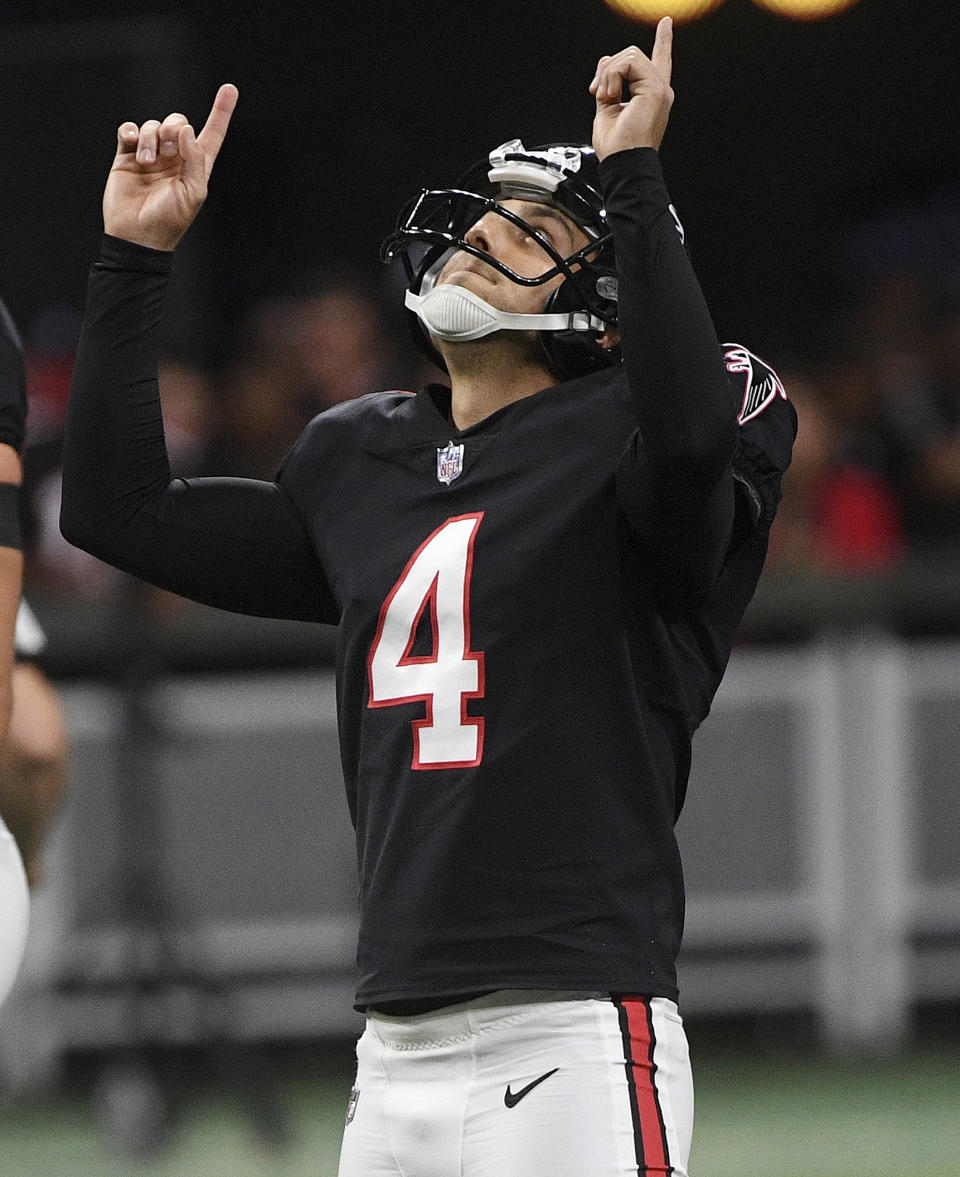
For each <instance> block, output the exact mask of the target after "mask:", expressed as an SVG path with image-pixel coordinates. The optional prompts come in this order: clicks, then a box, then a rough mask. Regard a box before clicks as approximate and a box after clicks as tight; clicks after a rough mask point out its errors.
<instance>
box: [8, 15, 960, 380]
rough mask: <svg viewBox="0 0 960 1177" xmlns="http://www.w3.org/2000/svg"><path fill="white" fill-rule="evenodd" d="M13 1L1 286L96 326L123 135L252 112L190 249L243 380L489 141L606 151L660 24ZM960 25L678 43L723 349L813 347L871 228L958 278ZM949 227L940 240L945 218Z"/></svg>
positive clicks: (916, 18) (215, 334)
mask: <svg viewBox="0 0 960 1177" xmlns="http://www.w3.org/2000/svg"><path fill="white" fill-rule="evenodd" d="M46 7H47V9H48V10H49V11H48V12H47V13H46V15H44V6H42V5H30V6H25V5H24V6H21V5H17V4H12V5H4V8H3V12H2V14H0V28H2V30H3V36H2V44H0V61H2V71H0V95H2V102H0V120H2V121H0V132H2V143H3V151H4V161H5V167H4V176H3V189H4V192H3V195H4V204H3V207H4V218H3V226H2V243H3V251H2V258H0V287H2V289H3V291H4V293H5V296H6V297H7V299H8V300H9V301H10V303H11V306H12V309H13V310H14V311H15V313H16V316H17V318H18V320H19V321H20V322H21V323H24V324H26V325H29V324H30V322H31V321H32V319H33V317H34V316H35V315H36V314H37V313H38V312H40V311H41V310H42V309H43V308H44V307H45V306H46V305H47V304H49V303H50V302H54V301H65V302H67V303H68V304H69V305H72V306H75V307H78V306H79V305H80V304H81V302H82V298H83V283H84V274H85V270H86V267H87V264H88V262H89V260H90V258H91V257H92V256H93V255H94V252H95V250H96V243H97V235H98V230H99V220H98V217H99V213H98V206H99V196H100V191H101V188H102V182H103V178H104V175H105V173H106V170H107V168H108V167H109V163H110V159H111V157H112V154H113V136H114V130H115V127H116V125H117V124H118V123H119V122H120V121H122V120H123V119H125V118H133V119H137V120H142V119H145V118H147V117H151V116H159V117H163V115H164V114H165V113H167V112H169V111H171V110H184V111H185V112H186V113H188V114H189V115H190V116H191V117H192V118H193V119H194V120H196V121H200V120H202V118H203V117H204V116H205V114H206V111H207V109H208V107H209V103H210V100H211V98H212V96H213V93H214V92H215V89H216V86H217V84H218V83H219V82H221V81H225V80H231V81H234V82H236V84H237V85H238V86H239V87H240V93H241V99H240V106H239V108H238V111H237V114H236V117H235V120H234V124H233V126H232V128H231V131H230V136H229V139H228V141H227V144H226V147H225V149H224V152H223V155H222V158H221V160H220V162H219V164H218V166H217V172H216V175H215V178H214V182H213V188H212V192H211V196H210V199H209V202H208V206H207V210H206V212H205V213H204V214H203V218H202V220H201V222H200V223H199V224H198V226H197V229H196V233H195V237H196V238H198V239H199V240H197V241H196V242H195V243H194V244H195V254H196V259H197V260H196V263H195V264H196V273H191V274H190V285H191V291H190V297H189V300H188V305H189V313H188V311H187V310H186V309H184V310H182V311H181V315H180V317H181V318H182V319H183V320H184V321H183V322H182V324H181V328H180V330H181V334H182V336H183V338H184V340H185V341H186V342H189V344H190V345H191V346H193V347H194V348H196V349H197V350H198V351H199V352H200V353H202V355H203V357H204V358H205V359H211V360H215V361H219V360H222V358H223V356H224V350H225V347H226V343H227V339H228V338H229V335H230V331H231V327H230V324H231V323H233V322H234V321H235V320H236V318H237V316H238V315H239V314H240V313H241V312H242V311H243V309H244V308H245V307H246V306H248V305H249V304H250V303H251V302H252V300H254V299H256V298H258V297H261V296H263V295H266V294H270V293H273V292H276V291H277V290H280V289H283V288H285V287H287V286H288V284H289V283H290V280H291V277H292V275H295V274H297V273H302V272H305V271H309V270H310V269H311V268H313V267H316V266H318V265H326V264H328V263H330V262H331V260H334V259H335V260H336V261H337V262H338V263H342V264H346V265H350V266H356V267H359V268H361V269H362V270H363V271H365V272H366V271H370V272H372V273H373V274H374V275H376V276H377V277H379V274H378V271H377V262H376V256H377V247H378V244H379V242H380V240H381V239H382V237H383V236H384V235H385V234H386V232H387V231H388V230H389V229H390V228H391V226H392V222H393V217H394V216H395V214H396V211H397V209H398V208H399V207H400V205H401V203H402V202H403V200H404V199H405V198H407V197H408V196H409V195H410V194H411V193H413V192H415V191H416V190H417V189H418V188H419V187H420V186H421V185H422V184H425V183H429V184H436V183H442V182H446V181H449V180H450V179H451V178H453V177H455V176H456V175H458V174H459V172H460V171H461V170H462V169H463V168H464V167H466V166H467V165H468V164H469V163H472V162H473V161H474V160H475V159H476V158H478V157H479V156H480V155H482V154H483V153H485V151H486V150H487V149H489V147H491V146H493V145H494V144H495V143H499V142H501V141H502V140H504V139H506V138H508V137H512V136H514V135H518V136H520V137H522V138H524V139H525V140H527V141H545V140H550V139H557V138H563V137H568V136H569V137H575V138H584V139H586V138H588V137H589V134H590V123H591V113H592V100H591V99H590V96H589V95H588V94H587V92H586V87H587V83H588V82H589V80H590V78H591V76H592V70H593V65H594V63H595V61H596V59H597V57H598V56H599V55H600V54H601V53H605V52H610V51H613V50H616V49H617V48H618V47H622V46H623V45H624V44H627V43H630V42H633V41H636V42H637V43H639V44H640V45H641V47H643V48H649V45H650V43H651V37H652V34H651V30H650V28H649V26H647V25H644V24H641V23H637V22H630V21H628V20H626V19H624V18H623V17H621V16H618V15H617V14H615V13H614V12H612V11H611V10H610V9H608V8H607V7H606V6H605V5H604V4H603V3H602V2H601V0H557V2H554V3H547V4H542V3H541V4H536V5H531V6H524V5H520V4H517V3H515V2H513V0H480V2H478V3H473V4H469V5H467V4H457V3H449V4H437V3H424V2H423V0H405V2H404V3H397V2H395V0H381V2H379V3H375V4H368V3H355V2H354V3H346V2H344V0H327V2H326V3H322V4H321V3H316V4H310V5H306V4H296V3H282V4H270V5H267V4H258V5H252V6H244V7H243V8H237V7H236V6H234V5H232V4H230V5H228V4H226V3H215V2H214V3H207V4H202V5H196V4H190V5H178V4H167V5H146V4H142V3H138V4H133V3H128V2H126V0H116V2H114V3H104V4H96V3H83V4H79V3H77V4H72V3H60V4H56V5H49V6H46ZM958 52H960V9H958V7H957V6H956V5H953V4H947V3H944V2H943V0H916V2H913V3H910V2H905V0H860V2H859V3H858V4H856V5H854V7H853V8H851V9H849V10H847V11H846V12H845V13H841V14H839V15H837V16H835V17H833V18H832V19H829V20H824V21H820V22H797V21H791V20H787V19H785V18H783V17H779V16H776V15H773V14H772V13H769V12H765V11H763V10H762V9H760V8H758V7H756V6H755V5H754V4H752V3H750V2H748V0H726V3H724V4H723V5H722V6H721V8H720V9H719V10H718V11H716V12H714V13H712V14H711V15H709V16H707V17H705V18H704V19H702V20H700V21H697V22H694V23H691V24H687V25H684V26H682V27H680V28H679V29H678V31H677V35H676V53H675V74H674V86H675V89H676V93H677V101H676V106H675V108H674V113H673V116H672V121H671V127H670V131H669V135H668V138H667V141H666V144H665V146H664V157H665V161H666V167H667V172H668V176H669V180H670V185H671V189H672V192H673V195H674V197H675V203H676V204H677V206H678V208H679V209H680V210H681V212H682V215H683V218H684V221H685V223H686V225H687V228H688V232H689V239H690V241H691V247H692V249H693V251H694V256H695V260H696V263H697V268H698V271H699V273H700V276H701V278H702V281H703V283H704V286H705V287H706V290H707V293H708V296H709V299H710V303H711V305H712V307H713V309H714V312H715V315H716V318H717V320H718V326H719V328H720V332H721V334H722V335H724V336H726V335H729V334H731V333H732V334H734V335H736V336H742V337H743V338H744V339H746V340H749V341H750V343H751V344H753V345H754V346H756V347H757V348H758V349H761V350H764V351H765V352H766V353H770V354H771V355H783V354H789V352H790V351H791V349H801V350H802V351H803V352H804V353H806V352H807V351H808V350H814V351H816V350H818V349H820V348H821V347H822V346H823V341H824V340H825V339H826V338H829V337H830V336H831V333H832V332H834V331H835V330H836V324H835V315H836V312H837V310H838V308H841V307H843V306H844V305H846V304H847V303H848V302H849V300H850V298H851V297H852V295H853V294H854V290H855V287H856V284H857V283H858V282H862V281H863V280H864V278H865V271H866V270H868V269H869V268H871V267H872V266H874V265H876V264H878V263H880V262H881V260H889V258H887V259H881V257H880V256H879V255H880V253H881V251H882V249H886V250H887V251H892V250H895V249H896V248H898V247H899V248H902V249H907V248H909V245H910V244H911V243H910V242H908V241H906V240H905V239H904V238H903V236H902V234H901V235H900V237H899V239H898V241H896V242H892V241H891V242H887V243H886V245H885V246H884V247H881V246H880V244H879V243H878V242H874V244H873V247H872V248H871V246H870V245H868V244H867V243H866V242H865V241H864V235H865V234H866V233H867V232H868V229H867V227H868V226H869V225H871V224H873V223H875V222H876V221H877V220H879V219H891V218H896V217H898V216H902V214H904V213H905V212H911V213H915V214H917V215H919V214H921V213H925V214H926V215H927V216H928V217H929V223H928V227H927V233H928V236H927V239H926V240H927V246H928V251H927V256H926V257H924V258H920V257H913V258H912V263H913V264H925V265H936V266H939V267H941V268H942V269H941V273H942V276H943V277H944V278H945V279H946V278H951V279H952V281H953V282H954V283H955V282H956V281H957V268H958V263H960V259H958V256H957V255H958V252H960V249H958V246H957V244H956V236H955V235H954V238H953V242H952V250H951V251H950V252H949V253H946V254H945V253H944V250H943V248H942V247H943V246H944V245H946V242H945V241H941V242H939V243H935V241H934V234H936V232H937V225H938V223H939V224H940V226H941V229H942V226H943V222H944V220H946V219H949V218H953V219H954V224H955V218H956V217H957V215H958V213H957V205H958V201H960V196H958V190H957V183H958V162H960V147H958V135H957V127H958V125H960V64H958ZM938 218H939V220H938Z"/></svg>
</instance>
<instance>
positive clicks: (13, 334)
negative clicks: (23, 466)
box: [0, 302, 27, 453]
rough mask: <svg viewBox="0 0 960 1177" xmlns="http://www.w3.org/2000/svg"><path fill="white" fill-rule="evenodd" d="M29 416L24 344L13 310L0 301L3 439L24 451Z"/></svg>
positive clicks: (0, 431) (0, 425)
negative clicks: (11, 312) (25, 428)
mask: <svg viewBox="0 0 960 1177" xmlns="http://www.w3.org/2000/svg"><path fill="white" fill-rule="evenodd" d="M26 419H27V382H26V374H25V372H24V366H23V345H22V343H21V342H20V335H19V333H18V332H17V329H16V327H15V326H14V323H13V319H12V318H11V317H10V312H9V311H8V310H7V308H6V307H5V306H4V304H3V302H0V442H4V443H6V444H7V445H9V446H13V448H14V449H15V450H16V451H17V453H19V452H20V449H21V447H22V446H23V433H24V424H25V422H26Z"/></svg>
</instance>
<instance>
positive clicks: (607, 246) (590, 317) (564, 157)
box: [381, 139, 619, 380]
mask: <svg viewBox="0 0 960 1177" xmlns="http://www.w3.org/2000/svg"><path fill="white" fill-rule="evenodd" d="M509 199H521V200H529V201H535V202H537V203H539V204H549V205H552V206H554V207H555V208H558V209H559V210H560V211H561V212H563V213H564V214H566V216H568V217H569V218H570V219H571V220H572V221H573V222H574V223H575V224H576V225H578V226H579V227H580V228H581V229H582V230H583V232H584V233H585V234H586V236H587V237H588V238H589V239H590V240H589V243H588V244H587V245H585V246H584V247H583V248H582V249H579V250H577V251H576V252H574V253H572V254H570V255H569V256H566V257H565V256H563V255H562V254H560V253H559V252H558V251H557V249H556V248H555V247H554V245H553V244H552V242H550V241H549V240H548V239H547V238H546V237H545V236H544V235H543V234H542V233H540V232H538V231H537V230H536V229H535V228H534V227H533V226H531V225H529V224H528V223H527V222H526V221H525V220H524V219H523V218H522V217H520V216H518V215H517V214H516V213H515V212H513V211H512V210H510V209H507V208H504V207H503V205H502V204H501V203H500V202H501V201H504V200H509ZM488 212H493V213H496V214H497V215H499V216H502V217H503V218H504V219H506V220H508V221H510V222H512V223H513V224H515V225H519V226H520V227H521V228H522V229H523V230H524V232H525V233H528V234H529V235H530V236H531V237H533V238H534V239H535V240H536V241H537V242H538V243H539V244H540V245H541V247H542V248H543V250H544V252H545V253H546V254H547V255H548V256H549V257H550V259H551V261H552V262H553V265H552V266H551V267H549V268H548V269H547V270H546V272H545V273H543V274H541V275H539V276H538V277H536V278H526V277H523V276H521V275H520V274H517V273H515V272H514V271H513V270H511V269H510V268H509V267H508V266H506V265H505V264H504V263H503V262H501V261H499V259H497V258H495V257H493V256H492V255H490V254H488V253H485V252H484V251H483V250H481V249H479V248H478V247H477V246H474V245H471V244H469V242H467V241H466V239H465V235H466V233H467V232H468V230H469V229H470V227H471V226H472V225H475V224H476V223H477V221H478V220H480V218H481V217H483V216H484V215H485V214H486V213H488ZM458 250H463V251H465V252H466V253H470V254H473V255H474V256H475V257H478V258H480V259H482V260H483V261H484V262H486V263H487V264H488V265H490V266H493V267H494V268H495V269H497V270H499V271H500V272H501V273H502V274H504V275H505V276H506V277H507V278H509V279H510V280H511V281H513V282H516V283H517V284H518V285H521V286H540V285H542V284H543V283H545V282H547V281H549V280H550V279H551V278H555V277H556V276H557V275H558V274H563V275H564V279H565V280H564V281H563V282H562V283H561V284H560V286H559V287H557V289H556V290H555V291H554V292H553V293H552V294H551V295H550V298H549V299H548V301H547V304H546V306H545V307H544V314H543V315H532V316H523V315H520V316H513V319H514V320H516V321H515V322H513V323H511V324H509V326H510V327H511V328H512V329H521V328H525V329H527V330H529V329H531V327H532V328H533V329H535V330H537V331H538V334H539V338H540V342H541V344H542V346H543V349H544V352H545V355H546V360H547V363H548V364H549V366H550V368H551V370H552V371H553V372H554V374H555V375H557V376H558V377H559V378H560V379H564V380H567V379H573V378H574V377H576V376H582V375H585V374H586V373H588V372H592V371H595V370H597V369H599V368H605V367H608V366H610V365H611V364H614V363H617V362H619V354H618V349H613V350H608V349H605V348H603V347H601V346H600V343H599V338H600V336H601V335H602V334H603V333H604V331H605V330H606V329H607V328H608V327H615V326H616V323H617V278H616V266H615V262H614V256H613V239H612V234H611V232H610V226H609V224H608V222H607V217H606V212H605V210H604V205H603V197H602V196H601V194H600V186H599V178H598V164H597V158H596V154H595V153H594V151H593V148H591V147H586V146H584V145H582V144H576V143H549V144H545V145H543V146H540V147H532V148H526V147H524V145H523V143H522V142H521V141H520V140H519V139H512V140H511V141H510V142H508V143H504V144H502V145H501V146H500V147H497V148H495V149H494V150H493V151H491V152H490V155H489V156H488V157H487V158H486V159H484V160H480V161H479V162H478V163H476V164H474V165H473V167H471V168H470V169H469V170H468V171H467V172H466V173H465V174H464V175H463V176H462V177H461V179H460V181H459V185H458V187H456V188H439V189H423V191H422V192H421V193H420V195H419V196H418V197H416V198H415V199H413V200H412V201H410V202H409V203H408V204H407V205H406V207H405V208H404V209H403V210H402V212H401V213H400V216H399V217H398V218H397V224H396V228H395V229H394V231H393V233H391V235H390V236H389V237H388V238H387V239H386V241H384V243H383V246H382V248H381V258H382V259H383V260H384V261H390V260H392V259H393V258H395V257H400V259H401V260H402V262H403V266H404V269H405V271H406V276H407V284H408V295H407V306H408V307H410V308H411V319H412V326H413V331H414V340H415V341H416V343H417V346H418V347H419V348H420V349H421V351H423V352H425V354H426V355H428V356H429V357H430V359H431V360H433V362H434V363H436V364H439V365H440V367H443V366H444V364H443V358H442V357H441V355H440V354H439V352H438V351H437V349H436V347H435V346H434V344H433V341H432V340H431V338H430V335H429V333H428V331H427V329H426V327H425V325H424V324H423V323H422V322H421V320H420V318H419V316H418V314H417V312H416V310H415V309H414V308H415V307H416V306H417V304H418V303H419V301H420V298H421V297H422V296H425V295H426V294H428V293H429V292H430V290H431V289H432V288H433V287H434V284H435V282H436V279H437V276H438V275H439V273H440V271H441V269H442V268H443V266H444V265H445V263H446V261H447V258H448V257H449V256H451V255H452V254H453V253H454V252H456V251H458ZM411 296H413V297H411ZM523 319H528V320H530V323H529V325H528V324H525V323H523V322H521V321H520V320H523ZM488 329H489V330H492V329H494V325H493V324H490V325H489V327H488Z"/></svg>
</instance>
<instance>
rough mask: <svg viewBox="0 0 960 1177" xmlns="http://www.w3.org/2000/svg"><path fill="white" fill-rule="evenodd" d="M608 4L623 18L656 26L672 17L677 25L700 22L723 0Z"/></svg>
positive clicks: (614, 1) (627, 0) (617, 1)
mask: <svg viewBox="0 0 960 1177" xmlns="http://www.w3.org/2000/svg"><path fill="white" fill-rule="evenodd" d="M606 3H607V4H608V5H609V6H610V7H611V8H612V9H613V10H614V12H619V13H620V15H621V16H626V17H629V18H630V19H631V20H643V21H647V22H648V23H649V24H656V23H657V21H658V20H659V19H660V18H661V17H662V16H672V17H673V19H674V20H675V21H676V22H677V24H683V23H685V22H686V21H690V20H699V19H700V17H701V16H706V15H707V13H708V12H712V11H713V10H714V9H715V8H719V7H720V5H721V4H722V3H723V0H606Z"/></svg>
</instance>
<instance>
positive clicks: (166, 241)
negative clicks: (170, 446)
mask: <svg viewBox="0 0 960 1177" xmlns="http://www.w3.org/2000/svg"><path fill="white" fill-rule="evenodd" d="M235 102H236V91H235V90H234V89H233V87H221V90H220V92H219V94H218V96H217V100H216V102H215V104H214V108H213V111H212V112H211V115H210V118H209V120H208V121H207V124H206V126H205V127H204V129H203V131H202V132H201V134H200V135H199V136H198V137H194V135H193V131H192V128H191V127H190V126H189V124H188V123H187V121H186V119H185V118H184V117H183V116H182V115H171V116H169V117H168V118H167V119H166V120H165V121H164V123H163V124H158V123H156V122H151V123H147V124H144V126H143V127H141V128H136V127H135V126H134V124H132V123H125V124H124V125H123V126H122V127H121V128H120V132H119V136H118V150H117V157H116V159H115V161H114V165H113V168H112V169H111V173H110V178H109V180H108V182H107V189H106V192H105V195H104V224H105V227H106V229H107V236H106V237H105V238H104V246H103V251H102V253H101V257H100V260H99V262H98V263H97V264H96V265H95V266H94V267H93V271H92V273H91V276H90V285H89V291H88V300H87V309H86V314H85V317H84V326H83V331H82V333H81V339H80V346H79V350H78V354H77V363H76V367H75V370H74V378H73V385H72V388H71V393H70V404H69V407H68V411H67V422H66V431H65V436H64V459H63V503H62V508H61V516H60V527H61V531H62V532H63V534H64V536H65V538H66V539H67V540H69V541H70V542H71V543H73V544H75V545H76V546H77V547H80V548H83V549H84V550H85V551H88V552H90V553H92V554H93V555H94V556H97V557H99V558H100V559H101V560H104V561H106V562H107V563H109V564H113V565H114V566H115V567H117V568H120V569H122V570H123V571H125V572H129V573H131V574H132V575H134V576H138V577H141V578H142V579H144V580H146V581H149V582H150V583H151V584H155V585H157V586H159V587H161V588H165V589H168V590H170V591H171V592H175V593H179V594H180V595H182V596H186V597H191V598H192V599H194V600H197V601H201V602H203V603H204V604H208V605H214V606H216V607H218V608H221V609H229V610H231V611H233V612H238V613H250V614H255V615H258V616H268V617H283V618H293V619H298V620H307V621H326V622H331V621H335V620H336V619H337V609H336V605H335V602H334V600H333V597H332V594H331V592H330V590H329V587H328V586H327V582H326V578H325V577H324V574H323V571H322V569H321V567H320V564H319V562H318V560H317V558H316V555H315V552H314V549H313V545H312V544H311V542H310V539H309V536H308V535H307V532H306V529H305V527H304V525H303V522H302V521H301V519H300V517H299V515H298V514H297V511H296V509H295V507H294V505H293V503H292V502H291V500H290V499H289V498H288V496H287V495H286V493H285V492H284V491H282V490H281V489H280V488H279V487H278V486H276V485H275V484H274V483H269V482H258V481H255V480H252V479H226V478H217V479H171V477H170V468H169V464H168V462H167V452H166V445H165V442H164V435H163V418H162V414H161V410H160V391H159V385H158V381H157V363H158V349H159V330H160V320H161V312H162V308H163V299H164V294H165V291H166V286H167V280H168V276H169V273H170V268H171V265H172V258H173V254H172V250H173V248H174V246H175V245H176V243H177V241H178V240H179V239H180V237H181V236H182V235H183V233H184V232H185V231H186V229H187V227H188V226H189V224H190V223H191V222H192V220H193V218H194V216H195V215H196V213H197V211H198V210H199V208H200V205H201V204H202V203H203V199H204V197H205V196H206V181H207V178H208V177H209V173H210V169H211V168H212V166H213V160H214V159H215V158H216V153H217V151H219V147H220V144H221V143H222V142H223V136H224V134H225V133H226V127H227V123H228V122H229V117H230V113H231V112H232V110H233V105H234V103H235Z"/></svg>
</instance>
